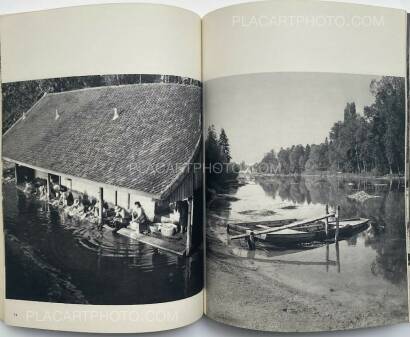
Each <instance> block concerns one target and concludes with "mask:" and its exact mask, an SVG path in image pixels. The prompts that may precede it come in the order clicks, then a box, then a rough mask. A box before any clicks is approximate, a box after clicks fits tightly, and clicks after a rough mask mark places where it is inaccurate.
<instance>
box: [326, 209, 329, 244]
mask: <svg viewBox="0 0 410 337" xmlns="http://www.w3.org/2000/svg"><path fill="white" fill-rule="evenodd" d="M325 214H329V205H328V204H326V207H325ZM325 233H326V239H327V236H328V234H329V218H326V219H325Z"/></svg>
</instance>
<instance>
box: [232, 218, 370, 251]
mask: <svg viewBox="0 0 410 337" xmlns="http://www.w3.org/2000/svg"><path fill="white" fill-rule="evenodd" d="M368 224H369V220H368V219H364V218H354V219H345V220H339V234H338V238H339V239H343V238H347V237H349V236H351V235H353V234H355V233H359V232H361V231H362V230H364V229H366V228H367V227H368ZM286 227H288V228H286ZM336 230H337V226H336V221H329V222H328V232H327V235H326V230H325V221H321V220H315V221H312V222H308V221H300V222H299V225H298V222H297V221H296V220H295V219H285V220H278V221H270V222H269V221H262V222H250V223H236V224H229V225H228V233H229V234H235V233H238V234H239V233H241V234H239V235H233V236H231V237H230V239H231V240H235V239H241V238H245V239H247V238H249V237H251V236H252V237H253V238H254V240H255V241H260V242H266V243H270V244H274V245H276V246H295V245H303V244H309V243H313V242H321V241H322V242H323V241H332V240H334V238H335V234H336Z"/></svg>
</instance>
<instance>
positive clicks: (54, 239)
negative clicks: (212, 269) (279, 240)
mask: <svg viewBox="0 0 410 337" xmlns="http://www.w3.org/2000/svg"><path fill="white" fill-rule="evenodd" d="M3 187H4V192H3V193H4V206H5V207H4V214H5V236H6V297H7V298H9V299H20V300H33V301H47V302H61V303H89V304H106V305H107V304H112V305H114V304H147V303H160V302H167V301H174V300H179V299H183V298H186V297H190V296H192V295H194V294H196V293H198V292H199V291H200V290H201V289H202V283H203V282H202V280H203V271H202V268H203V264H202V254H201V252H197V253H196V254H194V255H193V256H192V257H189V258H182V257H179V256H177V255H174V254H171V253H166V252H162V251H158V250H156V249H154V248H151V247H150V246H147V245H145V244H143V243H139V242H137V241H134V240H131V239H129V238H127V237H124V236H121V235H119V234H114V233H112V232H111V231H107V230H99V229H98V228H97V225H95V224H92V223H89V222H87V221H79V220H76V219H73V218H70V217H68V216H67V215H65V214H64V213H63V212H61V211H59V210H58V209H57V208H54V207H52V206H49V205H48V204H47V203H46V202H43V201H40V200H37V199H35V198H33V197H29V196H27V195H26V194H24V193H23V192H21V191H20V190H18V189H16V187H15V186H14V184H12V183H8V184H4V185H3Z"/></svg>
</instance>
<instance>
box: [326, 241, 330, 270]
mask: <svg viewBox="0 0 410 337" xmlns="http://www.w3.org/2000/svg"><path fill="white" fill-rule="evenodd" d="M328 271H329V243H326V272H328Z"/></svg>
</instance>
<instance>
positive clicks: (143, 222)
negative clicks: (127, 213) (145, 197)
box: [132, 201, 149, 234]
mask: <svg viewBox="0 0 410 337" xmlns="http://www.w3.org/2000/svg"><path fill="white" fill-rule="evenodd" d="M134 205H135V208H134V210H133V211H132V222H133V223H135V224H137V226H138V232H139V233H144V234H145V233H148V231H149V220H148V217H147V215H146V214H145V211H144V209H143V208H142V206H141V203H140V202H139V201H136V202H135V203H134Z"/></svg>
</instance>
